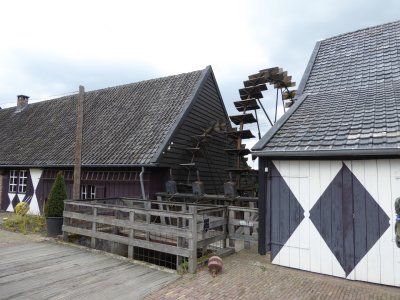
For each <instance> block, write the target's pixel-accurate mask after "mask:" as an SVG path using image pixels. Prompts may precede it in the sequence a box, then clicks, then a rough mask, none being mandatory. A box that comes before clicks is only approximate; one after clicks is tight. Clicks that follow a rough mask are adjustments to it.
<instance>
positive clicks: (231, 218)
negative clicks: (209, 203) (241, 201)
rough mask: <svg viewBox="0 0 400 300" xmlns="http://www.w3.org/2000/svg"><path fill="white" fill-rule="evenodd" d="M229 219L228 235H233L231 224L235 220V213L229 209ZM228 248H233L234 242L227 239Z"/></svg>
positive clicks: (233, 226)
mask: <svg viewBox="0 0 400 300" xmlns="http://www.w3.org/2000/svg"><path fill="white" fill-rule="evenodd" d="M228 210H229V218H228V231H229V234H230V235H231V234H234V233H235V225H233V224H232V223H231V221H233V220H234V219H235V211H234V210H233V209H229V207H228ZM229 247H233V248H235V240H234V239H232V238H229Z"/></svg>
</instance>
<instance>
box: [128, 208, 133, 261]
mask: <svg viewBox="0 0 400 300" xmlns="http://www.w3.org/2000/svg"><path fill="white" fill-rule="evenodd" d="M129 222H130V225H133V223H135V212H134V211H130V212H129ZM133 239H134V231H133V229H132V228H131V229H129V241H130V242H131V241H133ZM133 250H134V248H133V246H132V245H128V258H130V259H132V258H133V255H134V251H133Z"/></svg>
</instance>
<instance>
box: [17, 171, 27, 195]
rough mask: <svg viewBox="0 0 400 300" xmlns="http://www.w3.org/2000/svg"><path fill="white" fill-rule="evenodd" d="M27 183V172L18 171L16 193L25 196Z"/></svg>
mask: <svg viewBox="0 0 400 300" xmlns="http://www.w3.org/2000/svg"><path fill="white" fill-rule="evenodd" d="M27 183H28V171H27V170H20V171H19V175H18V193H20V194H25V193H26V187H27Z"/></svg>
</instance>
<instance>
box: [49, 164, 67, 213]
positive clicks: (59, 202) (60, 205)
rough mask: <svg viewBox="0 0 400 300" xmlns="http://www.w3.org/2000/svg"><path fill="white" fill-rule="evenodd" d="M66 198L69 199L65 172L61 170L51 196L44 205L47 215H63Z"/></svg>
mask: <svg viewBox="0 0 400 300" xmlns="http://www.w3.org/2000/svg"><path fill="white" fill-rule="evenodd" d="M65 199H67V189H66V187H65V181H64V175H63V172H62V171H60V172H58V173H57V177H56V180H55V182H54V184H53V187H52V188H51V191H50V194H49V198H48V199H47V201H46V204H45V206H44V215H45V217H62V216H63V211H64V200H65Z"/></svg>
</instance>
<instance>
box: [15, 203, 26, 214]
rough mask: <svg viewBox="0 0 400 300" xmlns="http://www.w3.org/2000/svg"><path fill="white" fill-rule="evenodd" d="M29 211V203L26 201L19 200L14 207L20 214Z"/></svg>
mask: <svg viewBox="0 0 400 300" xmlns="http://www.w3.org/2000/svg"><path fill="white" fill-rule="evenodd" d="M28 211H29V204H28V203H26V202H20V203H18V204H17V206H16V207H15V213H16V214H17V215H20V216H25V215H26V214H27V212H28Z"/></svg>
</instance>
